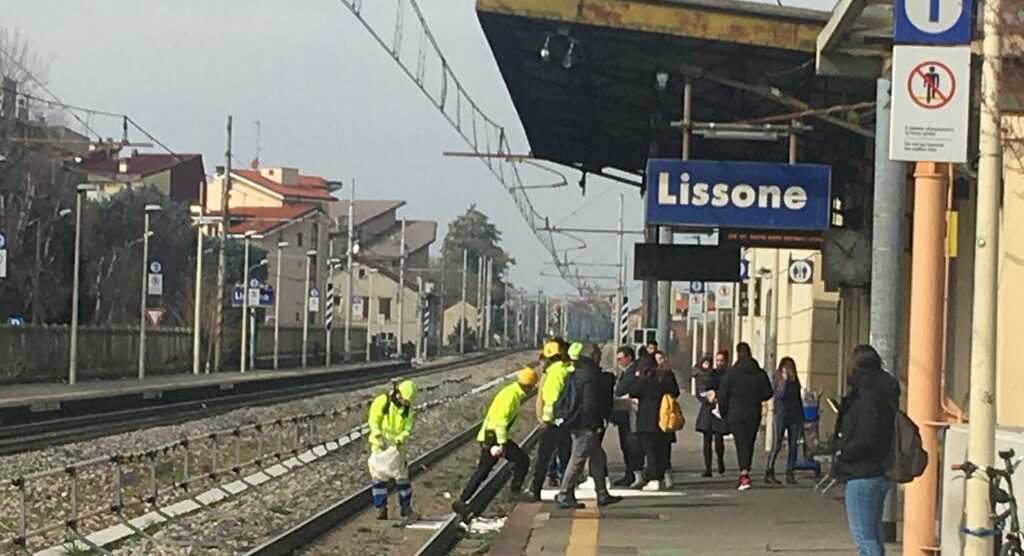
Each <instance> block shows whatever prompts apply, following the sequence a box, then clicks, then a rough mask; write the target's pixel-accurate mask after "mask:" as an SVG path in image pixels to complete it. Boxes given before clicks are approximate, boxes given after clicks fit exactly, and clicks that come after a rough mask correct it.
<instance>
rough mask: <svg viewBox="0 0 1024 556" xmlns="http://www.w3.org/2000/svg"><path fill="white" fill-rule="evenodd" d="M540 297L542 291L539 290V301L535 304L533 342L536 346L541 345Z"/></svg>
mask: <svg viewBox="0 0 1024 556" xmlns="http://www.w3.org/2000/svg"><path fill="white" fill-rule="evenodd" d="M540 295H541V290H537V301H534V302H533V342H534V344H535V345H537V344H540V342H541V339H542V338H541V335H540Z"/></svg>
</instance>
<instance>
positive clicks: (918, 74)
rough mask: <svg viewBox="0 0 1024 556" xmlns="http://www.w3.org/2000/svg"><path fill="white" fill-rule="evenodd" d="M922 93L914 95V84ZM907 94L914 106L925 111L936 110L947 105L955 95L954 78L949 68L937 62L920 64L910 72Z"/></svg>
mask: <svg viewBox="0 0 1024 556" xmlns="http://www.w3.org/2000/svg"><path fill="white" fill-rule="evenodd" d="M915 82H916V84H917V85H918V86H919V87H920V89H919V90H922V91H924V94H922V95H916V94H914V84H915ZM907 93H908V94H909V95H910V99H911V100H913V101H914V103H915V104H917V105H918V106H920V107H921V108H924V109H926V110H936V109H938V108H942V107H943V106H945V105H947V104H949V101H951V100H953V95H955V94H956V76H955V75H954V74H953V70H951V69H949V66H947V65H946V64H943V63H942V62H938V61H929V62H921V63H920V64H918V65H917V66H915V67H914V69H912V70H910V76H909V77H907Z"/></svg>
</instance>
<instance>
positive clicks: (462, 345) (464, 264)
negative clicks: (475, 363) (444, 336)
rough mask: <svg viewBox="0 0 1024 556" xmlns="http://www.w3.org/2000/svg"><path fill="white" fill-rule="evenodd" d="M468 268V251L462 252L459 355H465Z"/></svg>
mask: <svg viewBox="0 0 1024 556" xmlns="http://www.w3.org/2000/svg"><path fill="white" fill-rule="evenodd" d="M468 268H469V251H466V250H465V249H463V250H462V321H461V323H460V324H459V353H466V326H467V325H468V324H469V323H468V322H467V321H466V273H467V270H468Z"/></svg>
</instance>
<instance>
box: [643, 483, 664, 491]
mask: <svg viewBox="0 0 1024 556" xmlns="http://www.w3.org/2000/svg"><path fill="white" fill-rule="evenodd" d="M643 490H644V491H646V492H657V491H659V490H661V481H647V484H646V485H644V488H643Z"/></svg>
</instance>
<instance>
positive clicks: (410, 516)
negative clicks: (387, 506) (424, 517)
mask: <svg viewBox="0 0 1024 556" xmlns="http://www.w3.org/2000/svg"><path fill="white" fill-rule="evenodd" d="M399 513H400V514H401V516H402V518H403V519H405V520H406V521H409V522H412V521H416V520H417V519H419V518H420V516H419V514H417V513H416V512H414V511H413V510H412V504H406V505H405V506H402V507H401V509H400V510H399Z"/></svg>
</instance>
